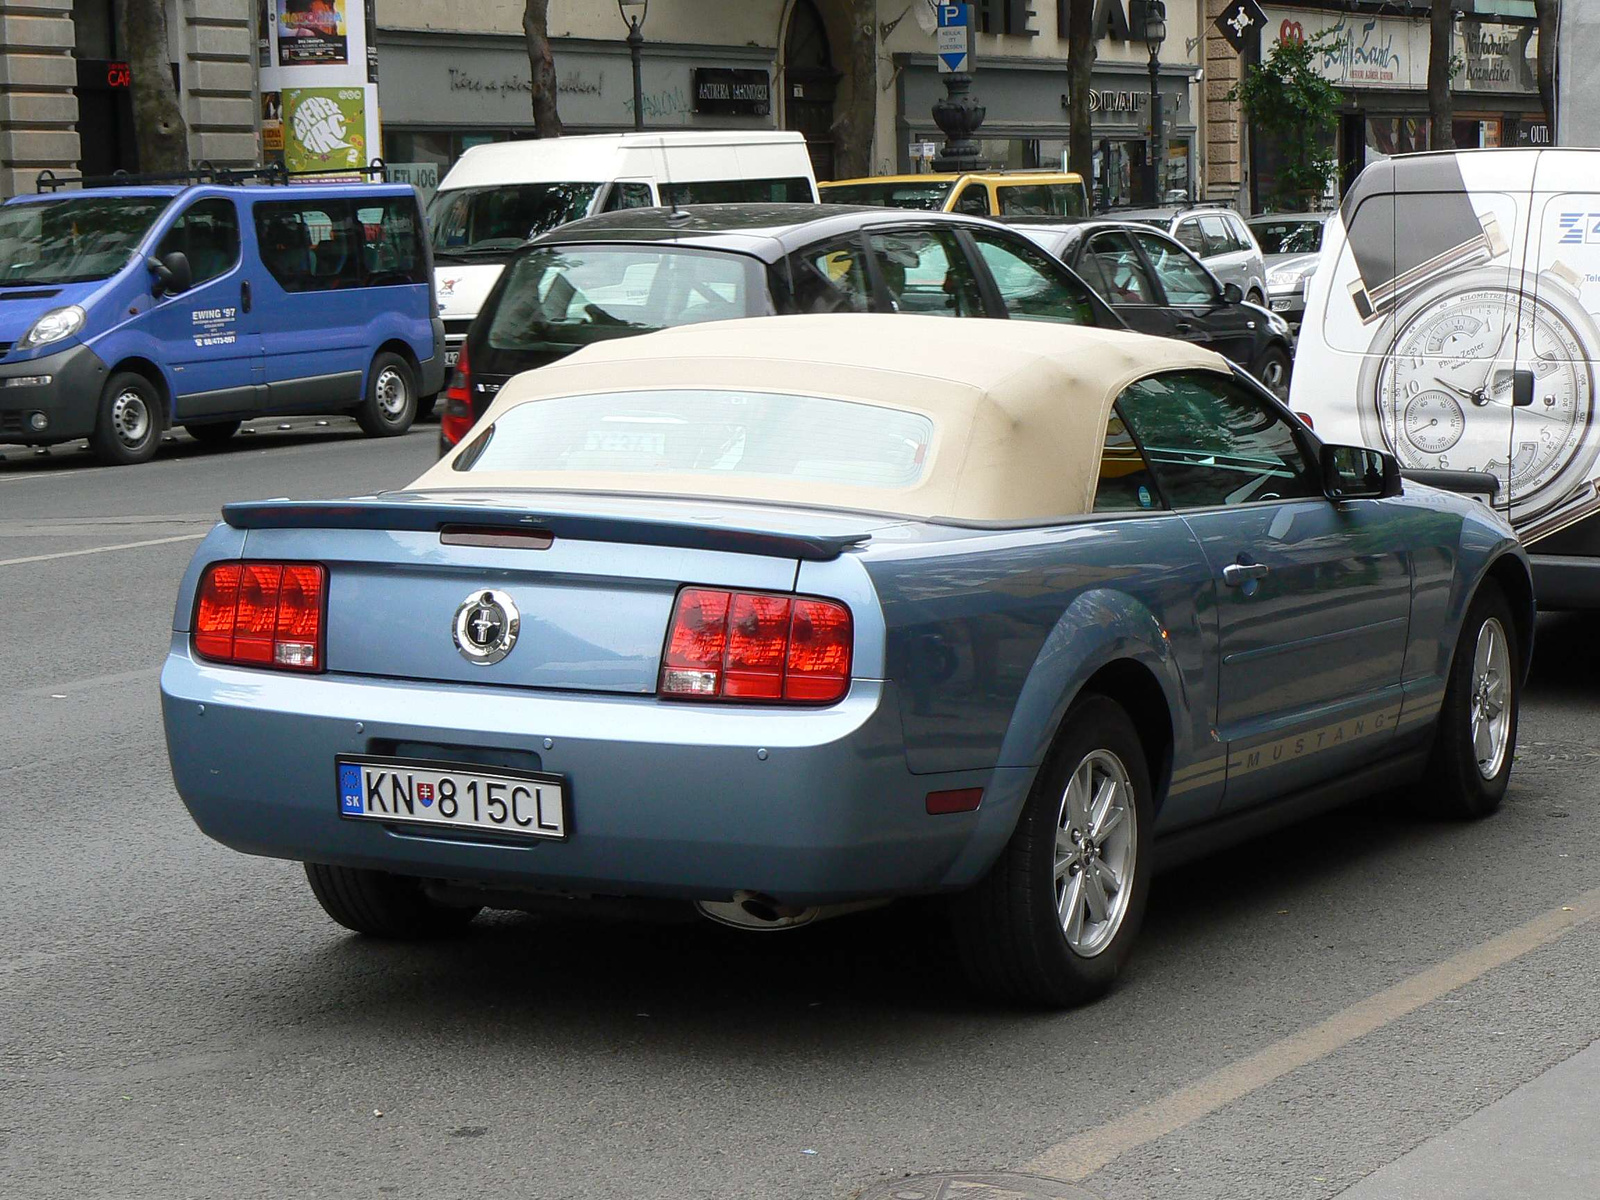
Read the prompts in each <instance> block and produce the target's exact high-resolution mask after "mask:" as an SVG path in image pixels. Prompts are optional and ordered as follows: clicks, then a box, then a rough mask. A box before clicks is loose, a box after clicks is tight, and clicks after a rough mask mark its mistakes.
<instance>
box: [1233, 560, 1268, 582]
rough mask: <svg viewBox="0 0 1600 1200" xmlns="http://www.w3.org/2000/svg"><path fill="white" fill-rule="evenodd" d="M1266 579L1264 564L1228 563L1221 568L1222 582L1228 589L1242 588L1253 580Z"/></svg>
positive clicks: (1265, 565)
mask: <svg viewBox="0 0 1600 1200" xmlns="http://www.w3.org/2000/svg"><path fill="white" fill-rule="evenodd" d="M1266 577H1267V564H1266V563H1229V564H1228V565H1227V566H1225V567H1223V568H1222V582H1223V583H1225V584H1227V585H1228V586H1229V587H1243V586H1244V585H1245V584H1247V583H1249V582H1250V581H1251V580H1253V579H1265V578H1266Z"/></svg>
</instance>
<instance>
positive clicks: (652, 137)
mask: <svg viewBox="0 0 1600 1200" xmlns="http://www.w3.org/2000/svg"><path fill="white" fill-rule="evenodd" d="M816 200H817V181H816V176H815V175H814V174H813V173H812V170H811V156H810V155H809V154H808V153H807V152H806V143H805V139H804V138H803V137H801V135H800V134H798V133H792V132H789V131H786V130H758V131H744V130H700V131H679V132H661V133H603V134H593V135H588V136H583V137H561V138H548V139H543V140H537V141H520V142H494V143H491V144H489V145H484V146H474V147H472V148H471V149H470V150H468V151H467V152H466V153H465V154H463V155H462V156H461V158H460V159H459V160H458V161H457V162H456V165H455V166H453V167H451V168H450V171H449V173H448V174H447V175H446V176H445V177H444V179H443V181H442V182H441V183H440V184H439V190H438V192H437V193H436V194H435V195H434V197H433V200H432V201H431V202H430V203H429V205H428V227H429V231H430V236H431V238H432V241H433V259H434V278H435V280H436V281H437V283H438V291H439V309H440V314H441V315H442V316H443V317H444V326H445V357H446V361H447V362H448V363H451V364H453V363H454V361H455V359H456V356H457V354H458V353H459V351H460V349H461V343H462V342H463V341H464V340H465V339H466V336H467V326H469V325H470V324H472V319H473V318H474V317H475V316H477V315H478V308H479V306H480V305H482V303H483V300H484V297H486V296H487V295H488V294H489V289H490V288H491V287H493V286H494V281H495V280H496V279H498V278H499V276H500V269H501V267H503V266H504V265H505V262H506V259H507V258H509V257H510V255H511V252H512V251H513V250H515V249H516V248H517V247H518V246H520V245H522V243H523V242H525V241H527V240H528V239H529V238H530V237H537V236H538V235H539V234H541V233H548V232H549V231H550V230H552V229H554V228H555V227H556V226H558V225H565V224H566V223H567V222H568V221H576V220H577V219H578V218H580V217H586V216H589V215H590V214H592V213H601V212H613V211H615V210H617V209H621V208H648V207H650V206H652V205H658V204H745V203H754V202H794V203H815V202H816Z"/></svg>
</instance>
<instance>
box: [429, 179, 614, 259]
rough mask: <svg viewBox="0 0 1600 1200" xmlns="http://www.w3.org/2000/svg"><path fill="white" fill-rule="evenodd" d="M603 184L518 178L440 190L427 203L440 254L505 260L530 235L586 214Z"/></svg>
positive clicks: (440, 256) (435, 248)
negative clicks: (518, 180) (493, 184)
mask: <svg viewBox="0 0 1600 1200" xmlns="http://www.w3.org/2000/svg"><path fill="white" fill-rule="evenodd" d="M599 190H600V185H599V184H598V183H518V184H505V185H502V186H497V187H481V188H458V189H455V190H453V191H448V192H439V193H438V194H436V195H435V196H434V198H433V202H432V203H431V204H429V205H428V229H429V231H430V235H431V237H432V239H433V254H434V257H435V258H438V259H444V260H446V261H450V260H458V261H462V260H470V259H473V258H484V259H489V260H491V261H492V260H493V259H495V258H500V259H502V260H503V259H505V258H507V257H509V256H510V253H511V251H513V250H515V249H516V248H517V247H518V246H520V245H522V243H523V242H525V241H527V240H528V239H529V238H532V237H538V236H539V235H540V234H541V233H549V232H550V231H551V230H552V229H554V228H556V226H558V225H565V224H566V223H567V222H568V221H576V220H577V219H578V218H579V217H582V216H586V215H587V214H588V212H589V205H590V204H592V203H593V202H594V197H595V193H596V192H598V191H599Z"/></svg>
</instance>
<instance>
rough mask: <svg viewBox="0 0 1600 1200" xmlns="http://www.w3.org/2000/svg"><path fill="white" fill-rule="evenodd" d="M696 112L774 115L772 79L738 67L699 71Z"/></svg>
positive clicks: (696, 87)
mask: <svg viewBox="0 0 1600 1200" xmlns="http://www.w3.org/2000/svg"><path fill="white" fill-rule="evenodd" d="M694 111H695V112H698V113H737V114H741V115H743V116H748V117H764V116H766V115H767V114H768V113H769V112H771V111H772V77H771V76H769V75H768V74H767V73H766V72H765V71H750V70H745V69H742V68H739V67H696V68H695V71H694Z"/></svg>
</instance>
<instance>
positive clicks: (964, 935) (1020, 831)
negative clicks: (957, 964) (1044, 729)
mask: <svg viewBox="0 0 1600 1200" xmlns="http://www.w3.org/2000/svg"><path fill="white" fill-rule="evenodd" d="M1153 811H1154V810H1153V807H1152V797H1151V794H1150V775H1149V768H1148V766H1147V765H1146V762H1145V756H1144V746H1143V745H1142V743H1141V742H1140V740H1139V734H1138V731H1137V730H1136V729H1135V728H1134V724H1133V721H1132V720H1131V719H1130V718H1129V717H1128V714H1127V712H1126V711H1125V710H1124V709H1123V708H1122V707H1121V705H1119V704H1117V703H1116V702H1114V701H1112V700H1109V699H1107V698H1105V697H1104V696H1087V697H1084V698H1083V699H1081V700H1079V701H1078V702H1077V703H1076V704H1074V705H1073V707H1072V709H1071V711H1070V712H1069V713H1068V714H1067V718H1066V721H1065V723H1064V725H1063V734H1062V736H1061V738H1060V740H1059V741H1058V743H1057V745H1056V747H1055V749H1054V750H1053V751H1052V754H1051V757H1050V761H1049V763H1048V764H1047V765H1046V766H1045V768H1044V769H1043V770H1042V771H1041V772H1040V773H1039V778H1038V780H1037V781H1036V783H1035V784H1034V789H1033V793H1032V794H1031V795H1030V796H1029V798H1028V801H1027V804H1026V805H1025V806H1024V808H1023V810H1022V816H1021V818H1020V819H1019V820H1018V822H1017V828H1016V831H1015V832H1014V833H1013V834H1012V836H1011V840H1010V841H1009V842H1008V843H1007V844H1006V847H1005V849H1004V850H1002V851H1001V852H1000V857H999V858H998V859H996V860H995V864H994V866H993V867H991V868H990V870H989V873H988V875H986V876H985V877H984V878H983V879H982V880H981V881H980V882H979V883H978V884H977V886H976V887H974V888H972V889H971V890H969V891H967V892H965V893H963V894H961V895H960V896H957V897H954V898H953V900H952V902H951V910H952V911H951V916H952V922H953V925H954V927H955V934H956V945H957V949H958V951H959V953H960V955H961V959H962V965H963V966H964V967H965V968H966V971H967V974H968V976H969V977H970V979H971V980H972V983H973V985H974V986H975V987H977V988H979V989H980V990H982V991H985V992H990V993H994V994H998V995H1000V996H1004V997H1006V998H1008V999H1011V1000H1017V1001H1021V1002H1023V1003H1028V1004H1041V1005H1051V1006H1064V1005H1070V1004H1080V1003H1082V1002H1084V1001H1086V1000H1091V999H1093V998H1094V997H1095V996H1098V995H1100V994H1101V993H1102V992H1104V991H1106V990H1107V989H1108V988H1110V987H1111V985H1112V983H1113V982H1114V981H1115V979H1116V977H1117V973H1118V972H1119V971H1120V970H1121V969H1122V965H1123V963H1124V962H1125V961H1126V960H1127V957H1128V954H1129V951H1130V950H1131V949H1132V946H1133V942H1134V939H1135V938H1136V937H1137V936H1138V933H1139V924H1140V922H1141V921H1142V920H1143V917H1144V908H1145V898H1146V896H1147V895H1148V893H1149V888H1150V880H1149V875H1150V870H1149V863H1150V826H1151V821H1152V814H1153Z"/></svg>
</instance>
